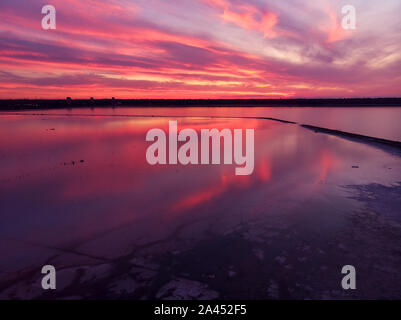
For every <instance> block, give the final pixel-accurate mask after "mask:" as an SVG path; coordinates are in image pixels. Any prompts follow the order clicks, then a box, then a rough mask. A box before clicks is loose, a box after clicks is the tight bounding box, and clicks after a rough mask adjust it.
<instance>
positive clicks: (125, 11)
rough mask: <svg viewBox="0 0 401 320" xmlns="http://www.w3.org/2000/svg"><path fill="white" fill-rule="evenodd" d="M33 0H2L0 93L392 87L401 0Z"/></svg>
mask: <svg viewBox="0 0 401 320" xmlns="http://www.w3.org/2000/svg"><path fill="white" fill-rule="evenodd" d="M349 3H350V4H353V5H354V6H355V7H356V9H357V28H356V30H344V29H343V28H342V27H341V19H342V15H341V6H342V5H343V4H344V3H343V2H342V1H338V0H331V1H329V0H322V1H307V0H305V1H301V0H297V1H296V0H288V1H262V0H249V1H239V0H193V1H188V0H175V1H163V0H103V1H101V0H97V1H95V0H86V1H78V0H52V1H51V4H52V5H53V6H54V7H55V8H56V10H57V29H56V30H43V29H42V28H41V19H42V17H43V15H42V14H41V8H42V6H43V5H45V4H48V3H45V2H44V1H39V0H2V1H1V3H0V52H1V54H0V68H1V69H0V70H1V71H0V98H2V99H6V98H65V97H66V96H71V97H73V98H89V97H95V98H104V97H105V98H110V97H112V96H114V97H117V98H178V99H179V98H272V97H273V98H285V97H361V96H374V97H376V96H400V94H401V89H400V88H401V72H400V71H401V41H400V40H401V27H400V23H399V22H400V18H399V13H400V12H401V5H400V2H399V1H397V0H388V1H384V2H381V3H380V2H379V1H375V0H357V1H349Z"/></svg>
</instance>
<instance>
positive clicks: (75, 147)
mask: <svg viewBox="0 0 401 320" xmlns="http://www.w3.org/2000/svg"><path fill="white" fill-rule="evenodd" d="M291 110H294V112H292V113H288V114H287V113H286V110H284V109H269V110H265V109H262V108H252V109H246V110H244V109H234V111H233V112H232V113H231V115H238V116H253V115H258V116H259V115H262V116H274V117H278V118H284V119H287V120H296V121H301V122H305V123H309V124H318V125H324V126H328V127H334V128H336V129H343V130H347V128H348V127H349V128H353V130H349V131H355V130H356V129H357V131H358V132H359V133H364V134H370V135H374V136H382V137H386V138H393V139H395V138H400V131H399V128H400V126H399V125H398V126H396V125H395V122H396V121H399V119H400V117H399V116H398V118H397V117H396V116H395V115H396V114H399V113H400V111H399V110H400V109H397V108H389V109H383V110H380V114H381V115H382V117H384V118H382V119H386V120H383V121H385V122H386V125H384V124H385V122H383V123H381V122H379V121H375V114H376V113H377V112H379V111H378V110H376V109H366V110H365V109H364V111H363V113H362V114H363V116H359V118H358V117H357V114H358V112H357V111H358V109H347V111H346V112H347V115H348V116H347V117H345V118H346V119H344V117H340V116H339V115H340V112H341V111H342V110H344V109H341V110H340V109H323V108H322V109H320V108H319V109H318V110H316V109H304V108H302V110H301V108H299V109H295V108H291ZM315 111H316V113H314V112H315ZM57 112H60V111H57ZM69 112H71V113H75V114H76V115H75V116H73V117H67V116H63V115H54V113H56V112H52V113H53V115H41V116H31V115H4V114H3V115H0V217H1V224H0V239H1V241H0V255H1V257H2V259H1V260H0V298H3V299H4V298H38V297H50V298H65V297H69V298H77V299H80V298H90V297H101V298H121V297H129V298H137V299H148V298H184V299H189V298H191V299H192V298H193V299H201V298H205V299H213V298H217V297H219V298H245V299H248V298H263V299H265V298H268V299H276V298H300V299H303V298H315V299H324V298H344V297H346V298H358V297H368V298H373V297H381V296H383V297H398V298H400V297H401V295H399V294H400V292H399V288H400V286H399V284H401V282H399V283H397V281H398V280H399V279H400V277H399V276H398V270H399V268H397V266H399V265H398V264H399V263H400V258H399V254H398V255H397V254H396V253H395V252H397V250H398V249H399V248H400V245H401V239H400V234H401V233H400V232H395V233H394V230H398V229H394V228H399V224H398V223H399V222H400V221H401V220H400V212H399V202H400V200H399V199H400V186H401V185H400V184H399V182H400V181H401V158H400V157H399V155H398V154H397V152H395V151H394V150H391V149H381V148H377V147H375V146H371V145H368V144H363V143H358V142H353V141H349V140H345V139H342V138H340V137H334V136H329V135H325V134H318V133H314V132H312V131H309V130H307V129H304V128H302V127H300V126H298V125H292V124H283V123H279V122H275V121H270V120H257V119H202V118H194V117H187V118H179V119H178V127H179V129H182V128H185V127H190V128H194V129H196V130H198V131H199V130H200V129H201V128H202V129H203V128H219V129H222V128H230V129H236V128H242V129H246V128H254V129H255V170H254V173H253V174H252V175H250V176H236V175H235V171H234V168H235V166H234V165H209V166H182V165H166V166H160V165H157V166H150V165H149V164H148V163H147V162H146V158H145V153H146V149H147V147H148V146H149V145H150V143H148V142H146V141H145V136H146V133H147V131H148V130H149V129H151V128H163V129H166V130H167V126H168V121H169V120H177V119H174V118H171V119H170V118H160V117H152V118H146V117H134V118H132V117H121V116H118V114H120V113H121V114H145V113H146V114H160V113H161V112H163V114H165V115H168V114H182V113H185V114H186V113H188V114H191V115H202V114H205V113H207V114H208V115H210V113H211V112H212V113H213V115H219V116H224V115H226V114H227V113H228V109H227V108H216V109H206V110H203V109H199V108H193V109H192V108H191V109H175V108H174V109H167V110H166V109H163V110H161V109H152V110H151V109H137V108H134V109H114V110H111V109H110V110H105V109H99V110H90V109H89V110H84V109H83V110H73V111H69ZM312 112H313V117H309V115H311V114H312ZM78 113H81V114H85V113H88V114H93V115H97V114H112V115H115V116H102V117H96V116H78V115H77V114H78ZM320 117H321V118H320ZM387 117H388V118H387ZM329 118H330V119H329ZM351 119H353V121H354V126H353V127H351V122H352V121H351ZM358 119H359V121H358V122H355V121H357V120H358ZM307 120H308V121H307ZM368 122H370V125H369V124H368ZM373 124H374V126H373ZM377 127H380V128H382V129H383V130H384V131H380V130H379V131H377V130H378V128H377ZM364 130H367V131H366V132H364ZM375 132H376V133H377V134H375ZM380 133H383V134H380ZM400 140H401V139H400ZM381 194H384V196H383V197H386V198H385V199H384V198H383V197H382V198H383V199H382V198H380V197H381V196H380V195H381ZM381 200H385V201H384V204H383V201H381ZM397 201H398V202H397ZM391 228H393V229H391ZM389 230H390V231H389ZM400 230H401V229H400ZM397 248H398V249H397ZM393 249H394V250H393ZM391 250H393V251H391ZM45 264H52V265H54V266H55V267H56V269H57V270H58V280H57V281H58V282H57V283H58V289H57V290H56V292H52V294H53V295H52V296H46V294H48V293H44V292H43V291H42V289H41V288H40V279H41V274H40V269H41V267H42V266H43V265H45ZM346 264H355V265H356V267H357V268H359V269H358V270H359V273H358V279H361V280H360V283H359V288H360V290H359V291H357V292H353V293H350V292H344V291H343V290H341V287H340V283H341V273H340V272H341V266H343V265H346ZM386 268H387V269H386ZM394 270H395V271H394ZM378 283H379V287H378Z"/></svg>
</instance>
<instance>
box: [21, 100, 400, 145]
mask: <svg viewBox="0 0 401 320" xmlns="http://www.w3.org/2000/svg"><path fill="white" fill-rule="evenodd" d="M45 112H46V113H51V114H107V115H167V116H169V115H170V116H178V115H184V116H219V117H224V116H230V117H236V116H237V117H253V116H254V117H273V118H279V119H283V120H288V121H294V122H298V123H300V124H309V125H316V126H321V127H325V128H329V129H337V130H343V131H347V132H352V133H358V134H363V135H367V136H372V137H377V138H384V139H390V140H398V141H401V106H400V107H376V108H375V107H372V108H363V107H353V108H351V107H349V108H332V107H329V108H323V107H319V108H307V107H303V108H299V107H279V108H278V107H276V108H269V107H252V108H251V107H248V108H244V107H242V108H241V107H234V108H233V107H217V108H213V107H209V108H196V107H194V108H166V107H164V108H115V109H112V108H101V109H90V108H82V109H72V110H65V109H61V110H50V111H47V110H46V111H45ZM27 113H31V111H27Z"/></svg>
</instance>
